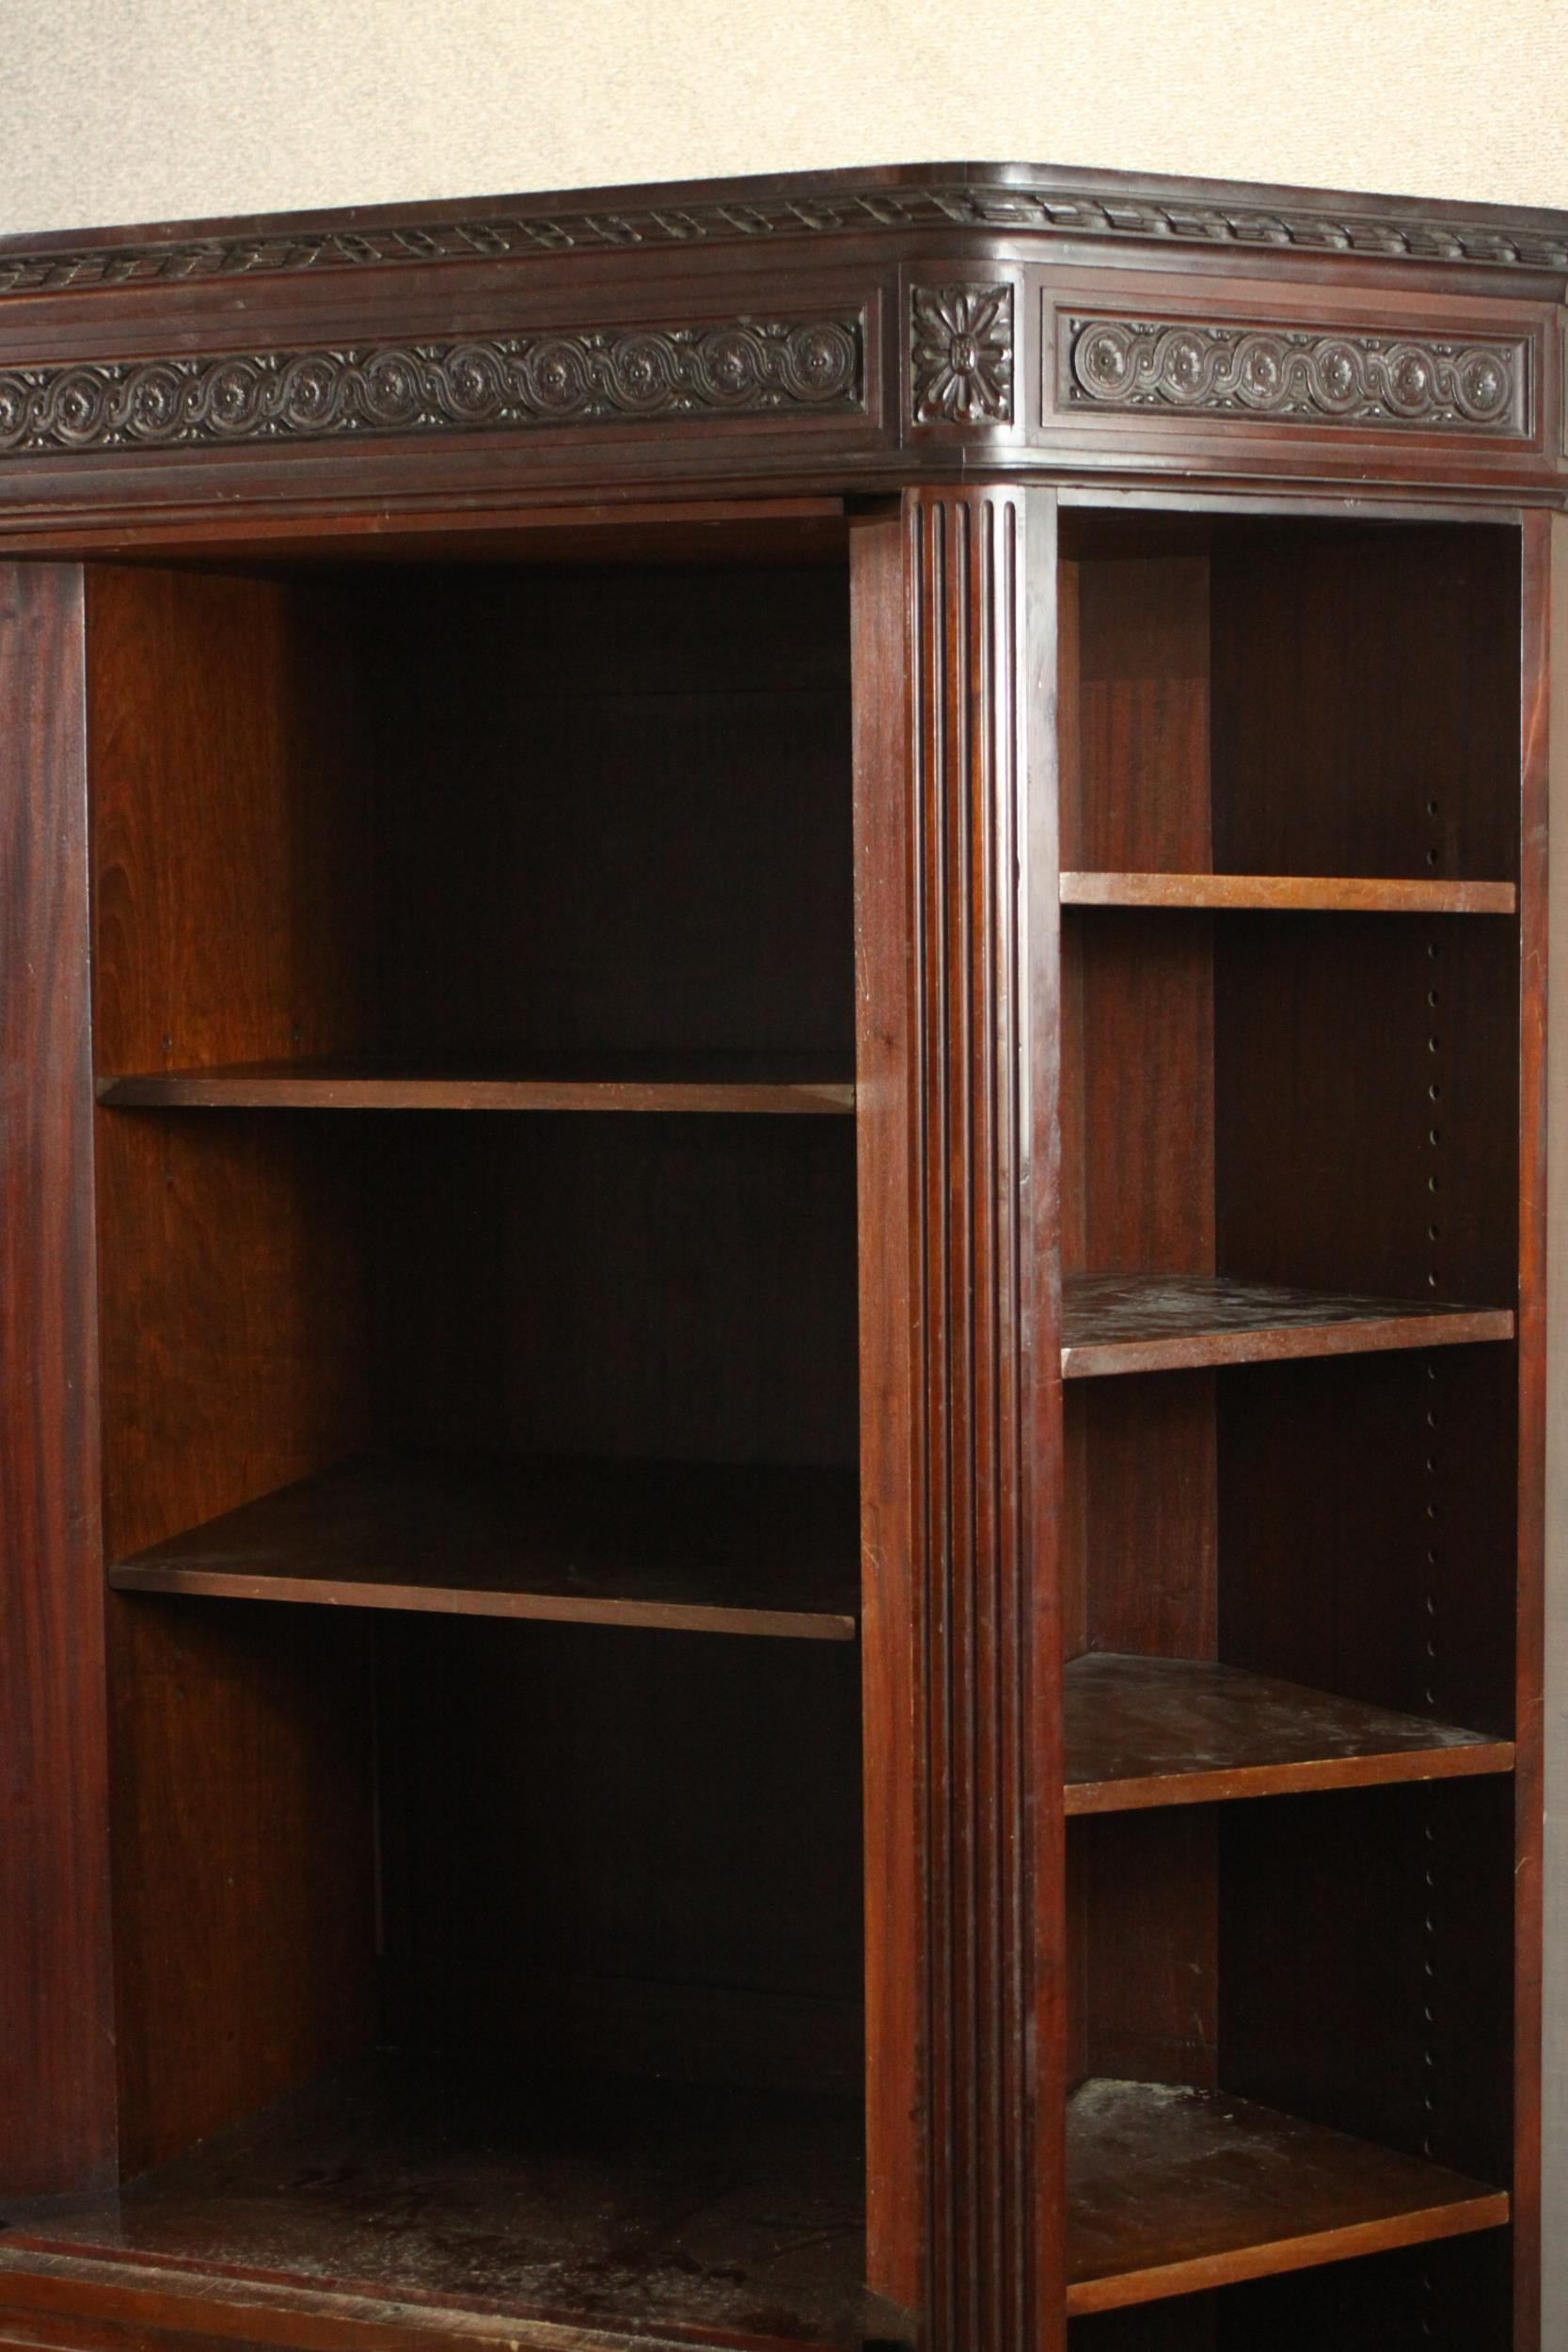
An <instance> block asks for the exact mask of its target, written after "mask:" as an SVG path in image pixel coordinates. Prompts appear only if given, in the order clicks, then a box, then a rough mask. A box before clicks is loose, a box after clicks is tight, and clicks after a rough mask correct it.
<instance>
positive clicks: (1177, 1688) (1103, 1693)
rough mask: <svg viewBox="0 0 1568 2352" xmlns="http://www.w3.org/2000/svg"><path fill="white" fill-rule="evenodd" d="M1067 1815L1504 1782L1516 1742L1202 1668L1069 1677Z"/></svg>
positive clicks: (1081, 1668)
mask: <svg viewBox="0 0 1568 2352" xmlns="http://www.w3.org/2000/svg"><path fill="white" fill-rule="evenodd" d="M1065 1697H1066V1722H1067V1753H1068V1787H1067V1810H1068V1812H1069V1815H1072V1814H1079V1813H1116V1812H1126V1811H1129V1810H1133V1809H1136V1808H1139V1807H1142V1806H1149V1805H1170V1804H1211V1803H1212V1802H1214V1801H1216V1800H1219V1799H1230V1798H1237V1797H1267V1796H1288V1795H1291V1794H1292V1793H1294V1792H1297V1791H1301V1790H1306V1789H1313V1788H1369V1787H1371V1786H1373V1785H1374V1784H1376V1783H1380V1782H1385V1781H1406V1780H1439V1779H1449V1778H1453V1777H1457V1776H1460V1775H1464V1774H1469V1773H1474V1772H1510V1771H1512V1769H1513V1761H1514V1749H1513V1741H1512V1740H1488V1739H1486V1738H1485V1737H1484V1735H1483V1734H1481V1733H1480V1732H1475V1731H1463V1730H1460V1729H1458V1728H1456V1727H1455V1726H1453V1725H1451V1724H1435V1723H1431V1722H1428V1721H1427V1720H1426V1719H1425V1718H1424V1717H1421V1716H1418V1715H1403V1714H1399V1713H1396V1712H1395V1711H1393V1710H1392V1709H1389V1708H1379V1707H1369V1706H1368V1705H1367V1704H1366V1703H1365V1702H1364V1701H1360V1700H1354V1699H1344V1698H1338V1697H1336V1696H1335V1695H1334V1694H1333V1693H1332V1692H1324V1691H1309V1690H1306V1689H1304V1688H1303V1687H1302V1686H1301V1685H1300V1684H1298V1683H1292V1682H1280V1681H1276V1680H1274V1679H1272V1678H1271V1677H1267V1676H1263V1675H1251V1674H1247V1673H1245V1672H1243V1670H1242V1669H1240V1668H1239V1667H1234V1666H1221V1665H1216V1664H1214V1663H1212V1661H1205V1660H1201V1659H1181V1658H1165V1657H1162V1658H1131V1657H1118V1656H1117V1655H1116V1654H1115V1653H1112V1652H1105V1651H1098V1652H1095V1653H1093V1654H1091V1655H1088V1656H1085V1657H1083V1658H1075V1659H1073V1660H1072V1661H1070V1662H1069V1666H1068V1669H1067V1679H1066V1690H1065Z"/></svg>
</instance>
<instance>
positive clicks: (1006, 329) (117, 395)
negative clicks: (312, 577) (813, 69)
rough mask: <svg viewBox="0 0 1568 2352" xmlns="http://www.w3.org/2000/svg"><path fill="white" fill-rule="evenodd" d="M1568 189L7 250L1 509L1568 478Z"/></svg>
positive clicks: (13, 514) (710, 218)
mask: <svg viewBox="0 0 1568 2352" xmlns="http://www.w3.org/2000/svg"><path fill="white" fill-rule="evenodd" d="M1565 294H1568V215H1562V214H1548V213H1539V212H1513V211H1508V210H1500V209H1497V208H1494V207H1483V206H1472V207H1465V206H1457V205H1452V204H1442V203H1432V204H1425V203H1418V202H1416V201H1413V200H1411V199H1395V198H1375V197H1366V196H1340V195H1330V194H1325V193H1323V192H1321V191H1310V190H1291V189H1281V188H1267V187H1257V186H1241V185H1227V184H1225V183H1213V182H1201V181H1183V180H1172V179H1142V178H1137V179H1134V178H1132V177H1128V176H1124V175H1118V174H1097V173H1090V172H1084V171H1076V170H1063V169H1058V168H1055V167H1044V166H1038V167H1037V166H1022V165H986V164H974V165H958V164H954V165H940V164H931V165H920V166H911V167H887V168H883V169H876V170H855V171H838V172H814V173H804V174H791V175H786V176H784V177H778V178H766V179H748V180H738V181H729V182H708V183H692V184H680V185H663V186H652V187H641V188H624V189H611V190H589V191H584V190H574V191H567V192H565V193H562V194H558V195H553V196H541V197H527V198H515V199H496V200H494V201H469V202H467V203H449V202H442V203H437V204H425V205H417V206H409V207H404V208H395V207H394V208H388V209H378V210H363V209H355V210H349V211H343V212H336V213H325V214H318V215H302V214H290V215H275V216H273V217H271V218H261V219H244V220H235V221H230V222H215V223H214V222H204V223H198V224H184V225H180V226H175V227H169V228H162V229H157V228H154V229H132V230H113V231H108V232H104V233H103V234H102V235H92V236H71V235H66V236H49V237H43V238H36V239H25V238H10V239H0V540H3V542H4V544H5V545H7V546H9V547H12V548H22V547H24V546H29V545H37V544H39V543H40V540H41V541H42V542H44V543H46V544H47V543H57V544H60V545H71V546H72V547H75V546H79V545H81V544H83V534H84V532H86V533H87V534H90V539H89V543H90V544H92V545H94V546H98V547H102V546H105V545H110V546H112V545H113V544H114V543H115V534H117V533H125V534H126V543H127V544H131V543H133V542H134V541H139V540H141V539H143V538H144V537H145V535H146V532H147V530H148V529H149V528H150V527H153V526H156V527H157V528H159V529H160V530H168V529H176V530H177V529H178V528H179V527H180V524H181V520H182V517H183V518H196V517H198V516H201V515H202V513H203V512H204V511H206V512H209V513H210V512H211V510H212V508H213V507H214V505H215V504H221V506H222V508H223V509H224V511H225V513H226V515H228V516H230V518H233V517H236V516H243V515H244V514H245V513H250V514H252V515H265V514H276V513H277V510H278V509H279V508H280V507H284V506H285V505H286V508H287V511H288V512H289V513H290V514H291V515H293V516H296V517H301V518H308V517H309V515H310V514H311V513H312V512H315V511H325V510H326V509H327V508H331V509H332V510H333V511H335V512H337V513H339V514H342V513H343V512H345V511H346V510H350V509H353V508H355V507H359V508H361V509H362V510H364V511H366V512H378V513H386V512H389V511H396V510H399V509H405V510H406V509H413V508H417V507H419V506H421V505H422V506H425V507H434V508H438V509H443V510H445V509H452V510H456V509H460V508H462V507H463V506H465V505H468V504H478V503H483V504H485V505H491V506H493V505H494V503H495V501H497V500H498V499H500V500H505V501H511V502H513V503H515V505H516V506H518V507H519V508H521V507H524V506H527V505H529V504H536V505H537V504H543V505H546V506H549V505H570V504H572V503H573V502H574V501H580V500H581V499H582V497H583V496H584V495H585V494H586V493H592V494H593V495H594V497H595V498H596V499H615V500H630V499H636V498H638V497H647V496H655V497H659V498H665V497H669V496H671V495H678V494H679V493H680V492H681V490H682V488H683V487H686V486H689V485H696V484H698V483H700V484H701V485H702V486H703V489H704V491H705V495H706V497H708V498H709V499H711V498H713V497H715V496H716V495H720V496H721V495H723V493H724V490H725V488H726V487H728V488H729V489H731V490H732V491H733V492H735V493H736V494H741V493H744V494H746V495H748V496H752V497H754V496H756V495H757V494H758V492H759V491H761V492H767V491H768V490H777V491H779V492H781V493H789V494H797V493H799V492H800V491H801V490H817V491H824V490H825V491H828V492H831V493H832V495H834V496H852V495H857V494H867V493H871V494H874V493H876V492H877V491H878V490H879V489H888V488H892V487H894V486H896V485H898V484H900V483H903V482H908V481H911V480H915V479H918V478H921V477H922V476H929V477H933V478H949V479H950V478H952V476H953V475H954V474H955V472H966V471H969V470H971V469H975V468H981V469H984V470H985V471H986V472H987V473H988V474H997V473H1006V472H1014V471H1019V470H1024V471H1028V472H1031V473H1034V474H1037V475H1044V476H1047V477H1049V478H1053V479H1056V480H1062V481H1066V482H1069V483H1070V482H1072V481H1074V480H1076V481H1081V482H1083V481H1087V482H1091V483H1092V482H1094V481H1096V480H1101V479H1103V478H1104V476H1105V475H1106V474H1107V473H1114V474H1115V475H1117V476H1118V477H1121V478H1123V479H1126V478H1127V477H1132V478H1133V479H1135V480H1137V481H1139V482H1141V483H1145V484H1153V485H1158V484H1159V483H1160V482H1162V481H1167V482H1169V481H1173V480H1174V481H1180V482H1193V481H1197V480H1201V481H1203V482H1204V483H1205V484H1206V485H1208V486H1209V488H1210V489H1211V490H1212V489H1214V488H1223V487H1225V486H1227V485H1234V486H1236V487H1237V488H1242V489H1244V488H1245V487H1246V486H1247V485H1254V484H1259V483H1268V482H1270V481H1282V480H1286V479H1288V480H1289V481H1290V482H1291V485H1292V486H1293V487H1295V488H1296V489H1298V490H1299V489H1300V488H1302V487H1304V486H1305V487H1311V486H1312V485H1321V486H1322V487H1323V489H1324V491H1325V492H1327V493H1329V494H1330V495H1332V494H1333V493H1334V492H1336V491H1337V490H1338V491H1340V492H1343V491H1344V490H1345V489H1346V488H1347V486H1349V485H1354V489H1355V491H1356V493H1357V494H1358V495H1361V494H1366V493H1368V492H1370V493H1372V494H1374V495H1375V494H1376V493H1377V492H1379V491H1383V490H1389V491H1394V492H1399V493H1402V494H1404V495H1407V496H1408V495H1409V494H1410V493H1412V492H1413V491H1414V492H1416V493H1419V492H1421V491H1422V490H1423V489H1431V490H1434V491H1439V492H1442V493H1445V494H1447V493H1449V492H1456V493H1458V494H1460V495H1461V496H1463V497H1465V498H1466V499H1473V498H1477V497H1479V498H1481V499H1483V500H1485V499H1490V500H1492V501H1503V502H1506V503H1510V504H1513V503H1517V502H1519V501H1528V502H1532V503H1539V502H1547V503H1558V502H1560V501H1562V500H1563V499H1564V498H1565V497H1568V444H1565V440H1564V396H1563V370H1564V350H1563V315H1564V314H1563V304H1564V299H1565Z"/></svg>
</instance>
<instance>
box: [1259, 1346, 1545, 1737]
mask: <svg viewBox="0 0 1568 2352" xmlns="http://www.w3.org/2000/svg"><path fill="white" fill-rule="evenodd" d="M1218 1379H1219V1390H1220V1396H1219V1417H1218V1431H1219V1490H1220V1497H1221V1501H1220V1511H1221V1517H1222V1521H1223V1523H1224V1524H1225V1525H1226V1526H1227V1527H1228V1528H1229V1529H1230V1530H1231V1531H1232V1540H1231V1541H1229V1542H1227V1544H1225V1545H1224V1546H1223V1547H1222V1551H1221V1558H1220V1571H1219V1614H1220V1622H1221V1624H1222V1625H1223V1627H1224V1629H1225V1636H1224V1642H1223V1645H1222V1647H1221V1650H1220V1655H1221V1656H1222V1657H1223V1658H1224V1659H1225V1661H1227V1664H1230V1665H1233V1666H1241V1667H1244V1668H1246V1669H1247V1670H1248V1671H1250V1672H1252V1673H1255V1674H1261V1675H1269V1676H1277V1677H1283V1678H1284V1679H1286V1680H1288V1681H1293V1682H1301V1683H1306V1684H1307V1685H1308V1686H1309V1687H1310V1688H1312V1689H1315V1690H1320V1691H1334V1692H1338V1693H1340V1694H1341V1695H1342V1696H1344V1697H1347V1698H1354V1699H1361V1700H1365V1701H1367V1702H1368V1703H1369V1704H1370V1705H1373V1706H1381V1707H1387V1708H1395V1709H1397V1710H1399V1711H1401V1712H1403V1713H1406V1714H1413V1715H1421V1716H1425V1717H1427V1718H1429V1719H1431V1720H1433V1721H1434V1722H1437V1723H1449V1724H1465V1725H1467V1726H1469V1727H1470V1728H1471V1729H1474V1730H1479V1731H1484V1732H1486V1733H1488V1734H1489V1735H1490V1736H1491V1737H1493V1738H1494V1739H1513V1737H1514V1734H1515V1730H1516V1725H1517V1715H1516V1708H1515V1693H1514V1680H1515V1673H1516V1656H1515V1638H1514V1629H1513V1585H1514V1578H1515V1572H1516V1570H1515V1538H1514V1514H1515V1503H1514V1490H1515V1486H1516V1483H1517V1475H1518V1472H1517V1437H1516V1417H1515V1412H1514V1409H1513V1391H1514V1389H1515V1387H1516V1371H1515V1365H1514V1360H1513V1350H1512V1349H1511V1348H1508V1347H1463V1348H1442V1349H1435V1350H1415V1351H1410V1352H1396V1353H1391V1354H1388V1355H1374V1356H1364V1357H1359V1358H1354V1359H1352V1358H1345V1357H1338V1358H1325V1359H1321V1360H1319V1361H1316V1362H1301V1363H1286V1364H1279V1365H1275V1366H1272V1367H1268V1368H1263V1367H1249V1368H1246V1369H1243V1370H1240V1371H1236V1372H1225V1373H1221V1374H1220V1375H1218Z"/></svg>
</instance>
